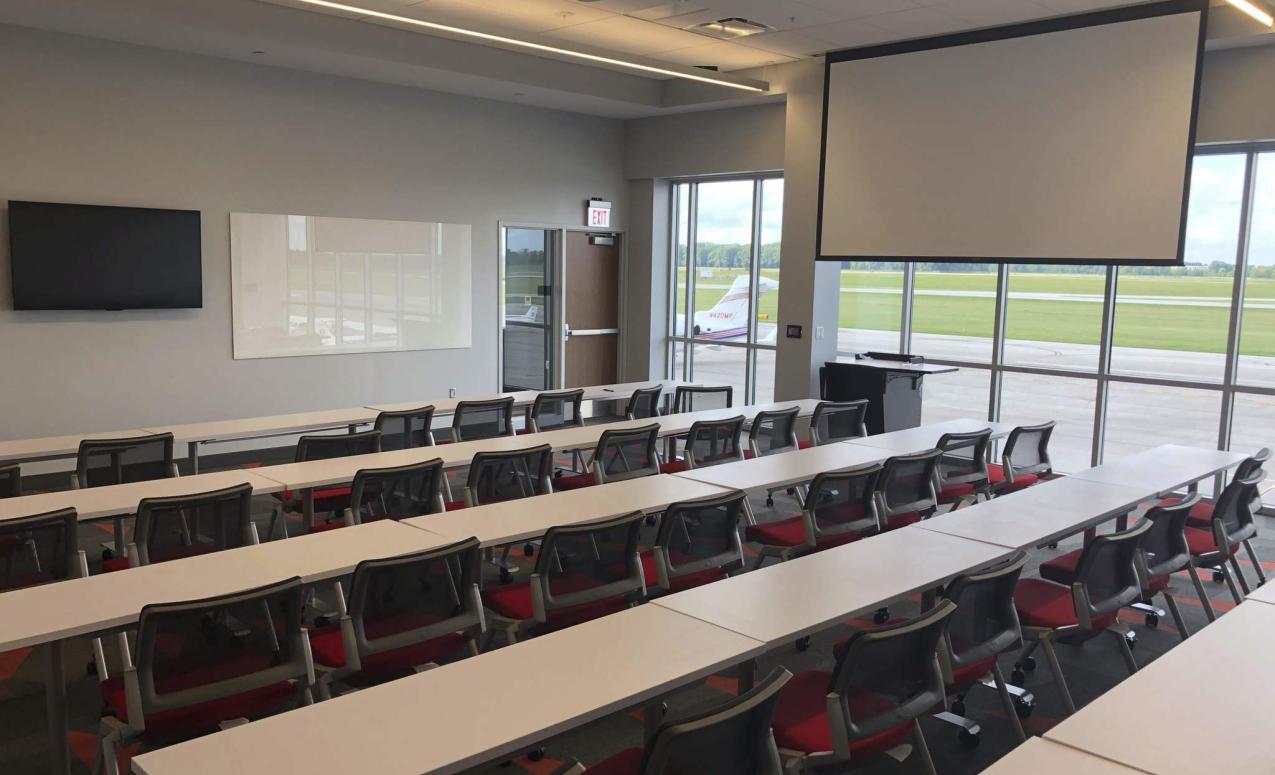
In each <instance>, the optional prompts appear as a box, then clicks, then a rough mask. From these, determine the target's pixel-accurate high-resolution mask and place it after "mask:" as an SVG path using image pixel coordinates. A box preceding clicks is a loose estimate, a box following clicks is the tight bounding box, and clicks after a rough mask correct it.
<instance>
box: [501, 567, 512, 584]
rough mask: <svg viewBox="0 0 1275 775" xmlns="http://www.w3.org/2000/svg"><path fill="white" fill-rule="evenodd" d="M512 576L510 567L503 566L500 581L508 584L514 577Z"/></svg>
mask: <svg viewBox="0 0 1275 775" xmlns="http://www.w3.org/2000/svg"><path fill="white" fill-rule="evenodd" d="M512 578H513V574H512V573H510V572H509V569H508V568H501V569H500V583H501V584H508V583H509V580H510V579H512Z"/></svg>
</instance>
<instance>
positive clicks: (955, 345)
mask: <svg viewBox="0 0 1275 775" xmlns="http://www.w3.org/2000/svg"><path fill="white" fill-rule="evenodd" d="M915 284H916V290H915V291H914V292H913V293H914V295H915V300H914V302H913V311H912V347H911V351H916V352H939V351H941V352H944V353H947V354H949V355H948V357H952V358H956V359H957V360H962V361H977V362H985V361H990V360H991V359H992V330H993V329H994V328H995V318H996V267H994V266H986V265H980V264H919V265H918V266H917V269H916V280H915Z"/></svg>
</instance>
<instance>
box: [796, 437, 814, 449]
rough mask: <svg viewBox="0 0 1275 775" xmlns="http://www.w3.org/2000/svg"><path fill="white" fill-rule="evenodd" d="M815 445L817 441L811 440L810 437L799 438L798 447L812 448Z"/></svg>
mask: <svg viewBox="0 0 1275 775" xmlns="http://www.w3.org/2000/svg"><path fill="white" fill-rule="evenodd" d="M814 445H815V443H814V442H813V441H811V440H810V439H798V440H797V449H810V448H811V447H813V446H814Z"/></svg>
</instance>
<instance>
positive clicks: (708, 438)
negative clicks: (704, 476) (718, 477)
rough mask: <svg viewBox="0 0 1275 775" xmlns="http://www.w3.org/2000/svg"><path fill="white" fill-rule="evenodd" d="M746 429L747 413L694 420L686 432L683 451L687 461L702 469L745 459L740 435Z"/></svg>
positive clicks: (692, 465) (693, 466) (690, 464)
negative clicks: (745, 419)
mask: <svg viewBox="0 0 1275 775" xmlns="http://www.w3.org/2000/svg"><path fill="white" fill-rule="evenodd" d="M743 432H744V416H743V415H742V414H741V415H740V416H738V417H732V418H731V419H729V420H700V421H699V422H696V423H692V424H691V429H690V431H688V432H687V434H686V448H685V450H684V453H683V454H685V456H686V463H687V465H689V466H690V467H691V468H703V467H705V466H712V465H717V464H719V463H730V462H733V461H735V460H743V459H744V450H743V447H742V446H740V437H741V436H742V435H743Z"/></svg>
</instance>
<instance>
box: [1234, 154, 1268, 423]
mask: <svg viewBox="0 0 1275 775" xmlns="http://www.w3.org/2000/svg"><path fill="white" fill-rule="evenodd" d="M1255 174H1256V177H1255V179H1254V181H1253V214H1252V217H1251V218H1250V219H1249V221H1250V223H1251V226H1250V232H1249V243H1248V259H1247V263H1246V271H1245V273H1244V275H1245V281H1244V320H1243V323H1242V326H1241V330H1240V355H1239V377H1238V380H1239V382H1240V383H1242V384H1250V385H1266V386H1275V151H1267V152H1266V153H1262V154H1258V155H1257V169H1256V172H1255ZM1266 425H1267V427H1268V428H1269V427H1272V426H1275V415H1272V416H1270V417H1268V418H1267V422H1266Z"/></svg>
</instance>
